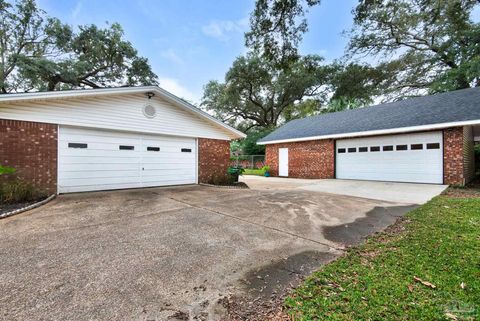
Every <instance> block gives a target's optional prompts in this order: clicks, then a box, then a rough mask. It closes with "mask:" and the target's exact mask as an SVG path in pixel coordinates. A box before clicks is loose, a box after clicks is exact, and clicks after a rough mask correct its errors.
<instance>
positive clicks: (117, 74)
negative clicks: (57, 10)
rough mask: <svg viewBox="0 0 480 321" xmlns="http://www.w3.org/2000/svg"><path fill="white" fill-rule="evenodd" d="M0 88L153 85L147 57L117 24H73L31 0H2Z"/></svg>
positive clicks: (5, 91) (41, 88) (33, 88)
mask: <svg viewBox="0 0 480 321" xmlns="http://www.w3.org/2000/svg"><path fill="white" fill-rule="evenodd" d="M0 12H1V16H2V18H3V19H2V21H1V22H0V31H1V32H0V56H1V60H0V89H1V91H2V92H3V93H7V92H11V91H30V90H39V91H44V90H59V89H72V88H83V87H90V88H99V87H108V86H122V85H129V86H131V85H150V84H157V77H156V75H155V74H154V73H153V72H152V70H151V67H150V65H149V64H148V60H147V59H146V58H143V57H139V56H138V53H137V51H136V49H135V48H134V47H133V46H132V44H131V43H130V42H128V41H127V40H125V39H124V33H123V30H122V28H121V26H120V25H119V24H118V23H114V24H112V25H109V26H107V27H106V28H105V29H102V28H98V27H97V26H95V25H85V26H79V27H78V28H72V27H71V26H69V25H66V24H63V23H62V22H61V21H60V20H58V19H55V18H50V17H48V16H47V15H46V13H45V12H44V11H42V10H41V9H39V8H38V7H37V5H36V3H35V1H34V0H18V1H16V2H14V3H13V4H10V3H7V2H6V1H5V0H0Z"/></svg>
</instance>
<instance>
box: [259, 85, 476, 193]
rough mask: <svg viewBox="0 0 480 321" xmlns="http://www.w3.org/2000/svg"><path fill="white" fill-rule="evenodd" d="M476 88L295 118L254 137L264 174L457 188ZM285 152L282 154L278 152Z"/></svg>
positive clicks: (466, 165)
mask: <svg viewBox="0 0 480 321" xmlns="http://www.w3.org/2000/svg"><path fill="white" fill-rule="evenodd" d="M479 101H480V87H476V88H467V89H461V90H455V91H451V92H446V93H438V94H435V95H430V96H422V97H414V98H410V99H404V100H399V101H395V102H389V103H382V104H378V105H372V106H367V107H363V108H356V109H348V110H343V111H338V112H333V113H321V114H318V115H314V116H309V117H305V118H302V119H295V120H292V121H289V122H287V123H286V124H284V125H283V126H281V127H279V128H277V129H276V130H274V131H272V132H271V133H270V134H268V135H267V136H265V137H263V138H261V139H260V140H259V141H258V142H257V144H261V145H265V155H266V157H265V159H266V163H267V164H268V165H269V166H270V175H271V176H282V174H283V173H285V169H283V168H282V166H283V167H284V166H285V164H288V166H287V170H288V177H295V178H316V179H332V178H340V179H353V180H355V179H357V180H375V181H390V182H412V183H431V184H448V185H465V184H467V183H469V182H470V181H472V180H473V179H474V178H475V173H476V164H475V163H476V160H475V145H476V144H478V143H480V104H479V103H478V102H479ZM284 149H288V155H287V154H285V155H284V154H282V150H284Z"/></svg>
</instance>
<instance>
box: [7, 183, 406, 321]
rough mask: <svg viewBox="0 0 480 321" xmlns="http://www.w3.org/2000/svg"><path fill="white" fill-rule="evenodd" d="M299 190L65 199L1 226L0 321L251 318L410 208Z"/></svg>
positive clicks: (185, 190) (199, 190) (202, 189)
mask: <svg viewBox="0 0 480 321" xmlns="http://www.w3.org/2000/svg"><path fill="white" fill-rule="evenodd" d="M252 185H255V184H252ZM287 185H288V184H287ZM296 187H298V186H297V185H295V184H293V186H290V187H288V186H283V187H282V188H280V187H278V188H270V189H265V188H261V187H259V186H258V185H256V187H255V188H256V189H250V190H234V189H222V188H213V187H206V186H186V187H177V188H152V189H139V190H125V191H116V192H98V193H85V194H70V195H62V196H59V197H58V198H57V199H56V200H54V201H53V202H51V203H49V204H47V205H45V206H43V207H41V208H38V209H36V210H32V211H29V212H26V213H23V214H20V215H17V216H13V217H9V218H6V219H3V220H0V232H1V233H0V260H1V262H2V267H1V271H0V311H1V312H0V319H2V320H189V319H190V320H219V319H226V318H227V310H229V312H230V313H232V311H233V310H236V311H234V312H235V313H236V315H240V316H241V317H243V318H245V319H247V318H253V316H250V315H249V313H253V312H252V311H253V310H255V309H256V308H257V307H259V306H261V305H262V304H263V303H265V304H267V305H268V302H272V298H273V297H280V298H281V294H282V293H283V291H285V289H287V288H288V287H289V286H290V285H291V284H295V282H297V281H298V279H299V277H301V276H303V275H306V274H309V273H310V272H311V271H313V270H314V269H316V268H318V267H319V266H320V265H322V264H324V263H326V262H328V261H330V260H332V259H334V258H335V257H337V256H338V255H340V254H341V253H342V252H343V249H344V247H345V245H351V244H356V243H358V242H360V241H361V240H362V239H363V238H364V237H365V236H366V235H369V234H371V233H373V232H375V231H378V230H382V229H383V228H385V227H386V226H388V225H390V224H391V223H393V222H394V221H395V220H396V218H397V217H398V216H400V215H403V214H404V213H405V212H406V211H408V210H410V209H411V208H413V207H415V206H414V205H410V204H404V203H394V202H386V201H379V200H372V199H365V198H358V197H352V196H343V195H333V194H327V193H322V192H318V191H310V190H305V189H298V188H296ZM273 301H274V300H273ZM252 302H253V303H252ZM252 306H253V310H252ZM227 308H228V309H227Z"/></svg>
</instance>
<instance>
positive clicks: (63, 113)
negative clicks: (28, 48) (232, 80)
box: [0, 86, 246, 195]
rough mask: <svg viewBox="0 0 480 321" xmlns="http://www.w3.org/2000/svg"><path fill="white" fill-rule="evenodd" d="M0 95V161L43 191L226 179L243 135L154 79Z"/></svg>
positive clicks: (49, 192) (149, 185)
mask: <svg viewBox="0 0 480 321" xmlns="http://www.w3.org/2000/svg"><path fill="white" fill-rule="evenodd" d="M0 98H1V99H0V164H1V165H7V166H10V167H13V168H15V169H16V172H15V175H16V177H17V178H18V179H20V180H22V181H25V182H28V183H30V184H32V186H34V187H35V188H36V189H37V190H38V191H39V192H41V193H44V194H48V195H52V194H57V193H70V192H88V191H101V190H116V189H123V188H142V187H153V186H174V185H186V184H197V183H200V184H201V183H211V182H213V181H218V180H226V179H227V178H228V173H227V170H228V167H229V166H230V141H231V140H235V139H241V138H244V137H245V136H246V135H245V134H244V133H242V132H240V131H238V130H236V129H235V128H232V127H231V126H229V125H227V124H225V123H223V122H221V121H220V120H218V119H216V118H214V117H212V116H211V115H209V114H208V113H206V112H204V111H202V110H200V109H199V108H197V107H195V106H193V105H191V104H190V103H188V102H187V101H185V100H183V99H180V98H178V97H176V96H174V95H173V94H171V93H169V92H168V91H166V90H164V89H162V88H160V87H157V86H144V87H121V88H102V89H88V90H66V91H53V92H33V93H19V94H9V95H2V97H0Z"/></svg>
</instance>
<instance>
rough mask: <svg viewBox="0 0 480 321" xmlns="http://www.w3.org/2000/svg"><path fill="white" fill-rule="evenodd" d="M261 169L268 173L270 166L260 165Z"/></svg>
mask: <svg viewBox="0 0 480 321" xmlns="http://www.w3.org/2000/svg"><path fill="white" fill-rule="evenodd" d="M262 171H263V172H264V173H269V172H270V166H268V165H265V166H263V167H262Z"/></svg>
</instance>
